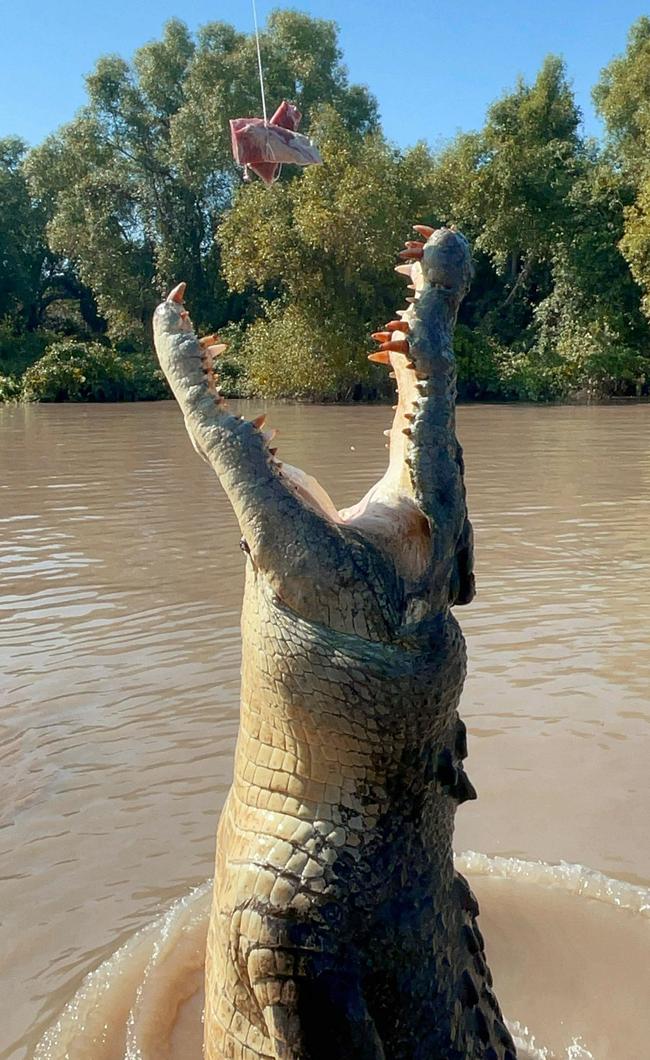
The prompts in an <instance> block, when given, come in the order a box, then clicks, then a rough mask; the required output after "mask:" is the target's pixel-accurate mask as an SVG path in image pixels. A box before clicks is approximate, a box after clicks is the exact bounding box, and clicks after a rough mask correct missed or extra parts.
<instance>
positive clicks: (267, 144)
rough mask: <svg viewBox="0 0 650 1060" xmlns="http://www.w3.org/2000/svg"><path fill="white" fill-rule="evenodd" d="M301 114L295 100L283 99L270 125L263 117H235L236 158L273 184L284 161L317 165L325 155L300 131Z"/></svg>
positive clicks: (234, 153)
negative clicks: (321, 154)
mask: <svg viewBox="0 0 650 1060" xmlns="http://www.w3.org/2000/svg"><path fill="white" fill-rule="evenodd" d="M301 118H302V114H301V113H300V111H299V110H298V108H297V107H296V106H294V104H293V103H287V101H286V99H285V100H283V101H282V103H281V104H280V106H279V107H278V109H277V110H276V112H275V114H274V115H273V117H272V118H271V120H270V122H269V123H268V125H265V124H264V119H263V118H233V119H232V120H231V122H230V135H231V138H232V153H233V155H234V158H235V162H238V163H239V165H240V166H243V167H244V170H245V171H247V170H249V169H252V171H253V173H257V176H258V177H260V178H261V180H263V181H264V183H265V184H267V185H269V186H270V185H271V184H273V182H274V181H276V180H277V179H278V177H279V175H280V170H281V169H282V163H283V162H285V163H286V162H288V163H290V164H292V165H295V166H312V165H318V164H320V163H321V162H322V159H321V157H320V155H319V153H318V150H317V148H316V147H315V146H314V144H313V143H312V142H311V140H310V139H309V138H308V137H307V136H303V135H302V134H301V133H299V132H297V131H296V130H297V129H298V125H299V123H300V119H301Z"/></svg>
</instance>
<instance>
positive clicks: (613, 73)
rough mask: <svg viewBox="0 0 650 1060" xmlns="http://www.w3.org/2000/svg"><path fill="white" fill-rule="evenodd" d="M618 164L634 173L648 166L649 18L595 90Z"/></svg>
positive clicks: (634, 32) (634, 30) (635, 29)
mask: <svg viewBox="0 0 650 1060" xmlns="http://www.w3.org/2000/svg"><path fill="white" fill-rule="evenodd" d="M593 98H594V102H595V104H596V107H597V108H598V110H599V112H600V114H601V116H602V117H603V118H604V120H605V125H606V127H607V133H608V136H609V141H610V145H611V147H612V149H613V152H614V154H615V156H616V158H617V160H618V161H621V162H623V163H624V164H625V165H626V166H627V167H629V168H630V169H632V170H635V169H636V170H637V171H638V170H639V168H641V169H643V168H646V167H647V166H648V162H649V158H648V148H649V147H650V18H648V17H647V16H645V15H644V16H643V17H642V18H640V19H638V21H637V22H635V23H634V25H633V26H632V27H631V29H630V32H629V34H628V45H627V50H626V52H625V54H624V55H619V56H617V57H616V58H615V59H613V60H612V62H611V63H610V64H609V65H608V66H606V67H605V69H604V70H603V71H602V73H601V76H600V81H599V82H598V84H597V85H596V87H595V88H594V90H593Z"/></svg>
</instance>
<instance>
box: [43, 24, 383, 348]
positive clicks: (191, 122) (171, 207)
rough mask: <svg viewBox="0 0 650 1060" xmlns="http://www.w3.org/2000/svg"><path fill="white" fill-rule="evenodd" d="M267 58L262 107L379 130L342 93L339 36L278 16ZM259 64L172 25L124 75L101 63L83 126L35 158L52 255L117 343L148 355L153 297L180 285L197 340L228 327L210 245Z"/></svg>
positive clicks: (361, 106)
mask: <svg viewBox="0 0 650 1060" xmlns="http://www.w3.org/2000/svg"><path fill="white" fill-rule="evenodd" d="M262 51H263V54H264V57H265V63H266V67H267V70H268V77H267V96H268V98H269V100H271V101H277V102H278V103H279V102H280V100H281V99H282V97H283V96H286V97H288V98H291V99H293V100H295V102H296V103H297V104H298V106H299V107H300V108H301V109H304V110H305V112H306V115H305V117H306V121H305V127H307V128H308V126H309V119H310V112H311V109H312V107H313V105H314V103H315V102H316V101H318V102H320V103H322V102H326V101H330V102H332V103H334V104H335V105H336V107H337V110H338V113H339V114H340V115H341V117H342V119H343V120H344V121H345V122H346V124H348V125H349V126H350V127H352V128H356V129H360V128H367V127H369V126H372V125H373V124H375V122H376V114H375V104H374V101H373V100H372V99H371V97H370V96H369V95H368V94H367V92H366V91H365V90H364V89H361V88H358V87H350V86H349V85H348V83H347V76H346V73H345V68H344V67H343V66H342V64H341V56H340V52H339V49H338V46H337V43H336V30H335V27H334V25H333V23H330V22H325V21H321V20H318V19H312V18H309V17H308V16H306V15H301V14H298V13H296V12H291V11H276V12H274V13H272V14H271V16H270V17H269V20H268V28H267V30H266V32H265V33H263V34H262ZM256 63H257V58H256V52H255V45H254V40H253V38H252V37H251V36H246V35H244V34H239V33H237V32H236V31H235V30H234V29H233V27H232V26H228V25H226V24H224V23H219V22H215V23H210V24H208V25H207V26H204V27H203V28H202V29H201V30H200V31H199V33H198V35H197V37H196V39H194V38H193V37H192V36H191V34H190V33H189V30H188V29H187V27H186V26H185V25H184V24H183V23H182V22H180V21H178V20H177V19H174V20H172V21H171V22H169V23H167V25H166V27H165V31H164V35H163V38H162V40H160V41H154V42H152V43H150V44H146V45H145V46H144V47H143V48H140V49H139V51H137V52H136V54H135V56H134V59H133V63H132V64H130V65H129V64H128V63H126V62H125V61H124V60H122V59H120V58H119V57H117V56H106V57H104V58H102V59H100V60H99V62H98V63H97V65H96V67H95V70H94V71H93V73H92V74H91V75H90V77H89V78H88V79H87V87H88V103H87V105H86V107H85V108H84V110H83V111H82V112H81V114H80V116H79V117H78V118H77V119H76V120H75V121H74V122H72V123H71V124H70V125H68V126H65V127H64V128H63V129H62V130H61V131H60V132H59V133H58V134H56V135H55V136H53V137H50V138H49V139H48V140H46V141H45V143H44V144H43V145H42V146H41V147H40V148H38V149H37V150H36V151H34V152H33V153H32V156H31V158H30V161H29V173H30V178H31V182H32V188H33V190H34V194H35V195H36V196H37V197H38V199H39V201H40V202H41V203H43V205H44V208H46V209H47V211H48V215H49V218H50V221H49V228H48V233H49V239H50V241H51V244H52V246H53V247H54V248H55V249H56V250H57V251H59V252H60V253H61V254H65V255H66V256H67V257H68V258H70V259H71V260H73V261H74V262H75V263H76V265H77V268H78V271H79V275H80V277H81V279H82V280H83V282H84V283H86V284H87V285H89V286H90V287H92V289H93V291H94V294H95V297H96V299H97V304H98V306H99V309H100V312H101V313H102V315H103V317H104V318H105V319H106V321H107V322H108V326H109V331H110V334H111V335H112V336H113V337H115V338H120V339H122V338H128V339H130V340H132V341H135V342H142V341H143V339H144V338H145V335H146V334H147V330H148V327H149V321H150V318H151V313H152V311H153V309H154V307H155V305H156V302H157V301H158V299H159V296H160V293H161V292H162V291H163V290H166V289H169V287H170V286H172V285H173V284H175V283H177V282H178V280H179V279H181V278H182V279H184V280H185V281H186V282H187V284H188V289H189V292H190V297H191V299H192V306H193V314H194V319H195V322H196V323H197V324H198V325H199V326H200V327H206V328H208V327H219V326H220V325H222V324H223V323H225V321H226V320H227V319H228V309H229V305H228V296H227V291H226V290H225V289H224V287H223V283H222V281H221V278H220V276H219V259H218V253H217V248H216V245H215V243H214V240H213V233H214V229H215V225H216V223H217V220H218V218H219V217H220V215H221V213H222V211H223V209H224V208H225V207H226V206H227V205H228V204H229V202H230V197H231V194H232V187H233V182H234V180H235V167H234V164H233V161H232V157H231V147H230V136H229V127H228V119H229V118H231V117H236V116H240V115H242V116H243V115H246V114H255V113H257V111H258V109H259V100H258V97H257V91H258V88H257V72H256Z"/></svg>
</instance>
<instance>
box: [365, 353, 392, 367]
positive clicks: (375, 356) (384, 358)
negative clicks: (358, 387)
mask: <svg viewBox="0 0 650 1060" xmlns="http://www.w3.org/2000/svg"><path fill="white" fill-rule="evenodd" d="M368 360H369V361H374V363H375V364H390V357H389V356H388V354H387V353H386V352H385V351H383V350H378V351H377V353H369V354H368Z"/></svg>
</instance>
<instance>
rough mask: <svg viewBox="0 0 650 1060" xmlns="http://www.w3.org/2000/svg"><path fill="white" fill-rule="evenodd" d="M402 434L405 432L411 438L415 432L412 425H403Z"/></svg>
mask: <svg viewBox="0 0 650 1060" xmlns="http://www.w3.org/2000/svg"><path fill="white" fill-rule="evenodd" d="M402 434H405V435H406V437H407V438H410V437H411V435H412V434H413V431H412V430H411V428H410V427H402Z"/></svg>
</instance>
